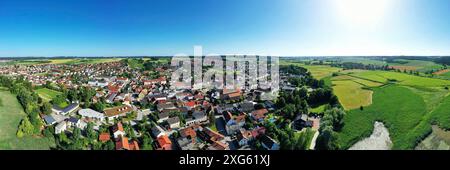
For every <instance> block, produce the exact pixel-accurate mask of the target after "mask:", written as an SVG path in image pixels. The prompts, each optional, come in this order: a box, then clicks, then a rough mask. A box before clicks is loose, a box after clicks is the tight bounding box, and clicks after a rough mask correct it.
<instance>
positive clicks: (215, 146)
mask: <svg viewBox="0 0 450 170" xmlns="http://www.w3.org/2000/svg"><path fill="white" fill-rule="evenodd" d="M208 150H230V147H229V145H228V143H225V142H221V141H214V142H213V143H212V144H211V145H210V146H209V147H208Z"/></svg>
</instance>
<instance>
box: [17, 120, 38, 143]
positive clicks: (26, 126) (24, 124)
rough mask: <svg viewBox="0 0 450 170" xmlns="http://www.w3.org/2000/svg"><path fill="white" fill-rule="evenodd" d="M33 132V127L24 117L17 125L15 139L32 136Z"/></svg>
mask: <svg viewBox="0 0 450 170" xmlns="http://www.w3.org/2000/svg"><path fill="white" fill-rule="evenodd" d="M33 132H34V127H33V125H32V124H31V122H30V120H29V119H28V117H25V118H24V119H22V121H21V122H20V124H19V129H18V130H17V134H16V135H17V137H19V138H21V137H23V136H25V135H32V134H33Z"/></svg>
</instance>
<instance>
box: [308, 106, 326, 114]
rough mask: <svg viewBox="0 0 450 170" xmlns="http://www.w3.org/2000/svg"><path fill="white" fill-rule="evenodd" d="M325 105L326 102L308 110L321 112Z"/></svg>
mask: <svg viewBox="0 0 450 170" xmlns="http://www.w3.org/2000/svg"><path fill="white" fill-rule="evenodd" d="M326 106H327V105H326V104H323V105H320V106H317V107H314V108H311V110H310V111H311V112H312V113H322V112H324V111H325V107H326Z"/></svg>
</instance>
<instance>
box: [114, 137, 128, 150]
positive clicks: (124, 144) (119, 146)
mask: <svg viewBox="0 0 450 170" xmlns="http://www.w3.org/2000/svg"><path fill="white" fill-rule="evenodd" d="M116 150H130V143H129V142H128V138H127V137H124V136H120V137H119V139H118V140H117V141H116Z"/></svg>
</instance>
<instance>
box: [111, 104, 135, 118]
mask: <svg viewBox="0 0 450 170" xmlns="http://www.w3.org/2000/svg"><path fill="white" fill-rule="evenodd" d="M132 110H133V109H132V108H131V107H130V106H127V105H124V106H117V107H113V108H110V109H105V110H104V112H105V116H106V117H108V119H109V120H111V119H114V118H118V117H120V116H126V114H127V113H129V112H131V111H132Z"/></svg>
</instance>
